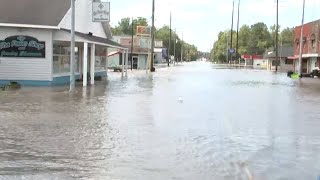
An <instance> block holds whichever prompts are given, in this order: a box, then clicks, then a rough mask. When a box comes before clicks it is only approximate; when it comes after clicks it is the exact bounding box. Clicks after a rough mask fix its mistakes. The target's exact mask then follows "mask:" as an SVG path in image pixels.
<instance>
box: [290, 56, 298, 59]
mask: <svg viewBox="0 0 320 180" xmlns="http://www.w3.org/2000/svg"><path fill="white" fill-rule="evenodd" d="M288 59H292V60H296V59H299V56H289V57H288Z"/></svg>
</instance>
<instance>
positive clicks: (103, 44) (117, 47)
mask: <svg viewBox="0 0 320 180" xmlns="http://www.w3.org/2000/svg"><path fill="white" fill-rule="evenodd" d="M84 42H87V43H91V44H98V45H102V46H107V47H110V48H116V49H122V50H129V48H124V47H120V46H113V45H110V44H107V43H100V42H96V41H84Z"/></svg>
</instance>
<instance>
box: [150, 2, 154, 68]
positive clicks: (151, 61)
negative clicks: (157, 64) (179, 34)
mask: <svg viewBox="0 0 320 180" xmlns="http://www.w3.org/2000/svg"><path fill="white" fill-rule="evenodd" d="M154 1H155V0H152V27H151V60H150V72H154V71H155V68H154V67H153V61H154V56H153V54H154V30H155V27H154V11H155V2H154Z"/></svg>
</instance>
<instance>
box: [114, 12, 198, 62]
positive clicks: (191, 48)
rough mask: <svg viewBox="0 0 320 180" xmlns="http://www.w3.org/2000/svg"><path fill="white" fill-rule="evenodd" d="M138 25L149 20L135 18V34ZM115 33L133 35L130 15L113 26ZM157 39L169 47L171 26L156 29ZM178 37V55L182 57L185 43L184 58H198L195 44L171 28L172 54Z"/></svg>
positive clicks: (188, 59) (189, 59) (192, 59)
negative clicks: (186, 40)
mask: <svg viewBox="0 0 320 180" xmlns="http://www.w3.org/2000/svg"><path fill="white" fill-rule="evenodd" d="M138 25H141V26H148V22H147V19H146V18H143V17H139V18H136V19H133V34H136V29H137V28H136V27H137V26H138ZM111 30H112V34H113V35H132V23H131V19H130V18H129V17H127V18H122V19H121V20H120V21H119V22H118V25H117V26H115V27H111ZM155 39H156V40H161V41H162V42H163V46H164V47H166V48H169V41H170V27H169V26H167V25H164V26H163V27H161V28H159V29H156V31H155ZM175 39H176V57H177V58H180V57H181V46H182V45H183V57H184V60H187V61H194V60H196V59H197V58H198V55H199V54H198V49H197V47H196V46H195V45H193V44H189V43H187V42H185V41H182V39H181V38H180V37H179V35H178V34H177V33H176V32H174V31H172V30H171V46H170V55H174V43H175V42H174V41H175Z"/></svg>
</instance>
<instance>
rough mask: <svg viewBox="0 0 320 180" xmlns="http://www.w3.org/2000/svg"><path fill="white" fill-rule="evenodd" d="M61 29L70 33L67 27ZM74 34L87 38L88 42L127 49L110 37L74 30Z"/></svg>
mask: <svg viewBox="0 0 320 180" xmlns="http://www.w3.org/2000/svg"><path fill="white" fill-rule="evenodd" d="M61 30H62V31H65V32H68V33H71V30H69V29H61ZM75 35H76V36H79V37H81V38H83V39H86V40H88V41H89V42H90V43H96V44H101V45H105V46H108V47H113V48H118V49H127V47H124V46H122V45H121V44H119V43H117V42H114V41H112V40H110V39H107V38H103V37H98V36H94V35H91V34H85V33H81V32H77V31H76V32H75Z"/></svg>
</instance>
